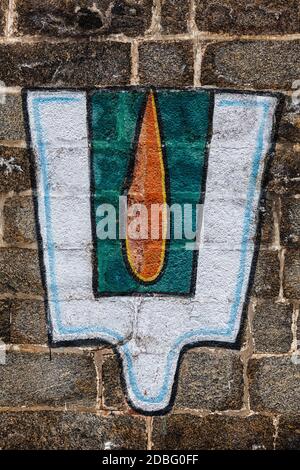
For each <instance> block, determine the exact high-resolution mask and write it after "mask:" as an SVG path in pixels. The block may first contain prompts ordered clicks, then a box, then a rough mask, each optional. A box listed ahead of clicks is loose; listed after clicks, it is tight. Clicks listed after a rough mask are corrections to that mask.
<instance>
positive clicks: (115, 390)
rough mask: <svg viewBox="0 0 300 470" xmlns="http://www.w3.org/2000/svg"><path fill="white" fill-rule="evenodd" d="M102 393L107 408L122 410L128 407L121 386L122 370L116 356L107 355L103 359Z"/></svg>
mask: <svg viewBox="0 0 300 470" xmlns="http://www.w3.org/2000/svg"><path fill="white" fill-rule="evenodd" d="M102 393H103V405H104V406H105V408H109V409H113V410H120V409H124V408H125V407H126V402H125V397H124V394H123V390H122V384H121V368H120V364H119V361H118V359H117V358H116V356H115V355H114V356H106V355H105V356H104V358H103V365H102Z"/></svg>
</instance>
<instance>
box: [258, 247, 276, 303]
mask: <svg viewBox="0 0 300 470" xmlns="http://www.w3.org/2000/svg"><path fill="white" fill-rule="evenodd" d="M279 270H280V263H279V257H278V252H277V251H267V250H264V249H261V251H260V253H259V256H258V261H257V265H256V271H255V277H254V286H253V293H254V295H256V296H257V297H262V298H263V297H266V298H274V297H277V296H278V295H279V290H280V278H279Z"/></svg>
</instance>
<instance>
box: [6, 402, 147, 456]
mask: <svg viewBox="0 0 300 470" xmlns="http://www.w3.org/2000/svg"><path fill="white" fill-rule="evenodd" d="M0 442H1V443H0V448H1V449H18V450H21V449H24V450H35V449H52V450H58V449H64V450H77V449H78V450H100V449H105V448H106V449H107V448H108V446H109V447H110V448H111V449H119V450H120V449H124V450H128V449H135V450H137V449H146V448H147V435H146V422H145V420H144V419H142V418H138V417H137V418H135V417H133V416H113V415H112V416H108V417H104V416H96V415H95V414H92V413H71V412H64V413H63V412H55V411H41V412H29V411H25V412H24V411H23V412H21V413H16V412H15V413H8V412H7V413H1V414H0Z"/></svg>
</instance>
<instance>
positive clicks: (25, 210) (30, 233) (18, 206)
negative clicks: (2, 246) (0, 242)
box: [3, 197, 36, 244]
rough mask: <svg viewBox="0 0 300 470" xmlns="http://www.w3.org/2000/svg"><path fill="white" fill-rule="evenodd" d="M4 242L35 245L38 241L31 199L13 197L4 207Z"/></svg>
mask: <svg viewBox="0 0 300 470" xmlns="http://www.w3.org/2000/svg"><path fill="white" fill-rule="evenodd" d="M3 215H4V241H5V242H6V243H10V244H15V243H33V242H35V241H36V233H35V217H34V208H33V201H32V198H31V197H12V198H9V199H7V200H6V202H5V205H4V211H3Z"/></svg>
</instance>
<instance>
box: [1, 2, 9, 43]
mask: <svg viewBox="0 0 300 470" xmlns="http://www.w3.org/2000/svg"><path fill="white" fill-rule="evenodd" d="M7 8H8V0H1V4H0V36H3V35H4V31H5V23H6V14H7Z"/></svg>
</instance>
